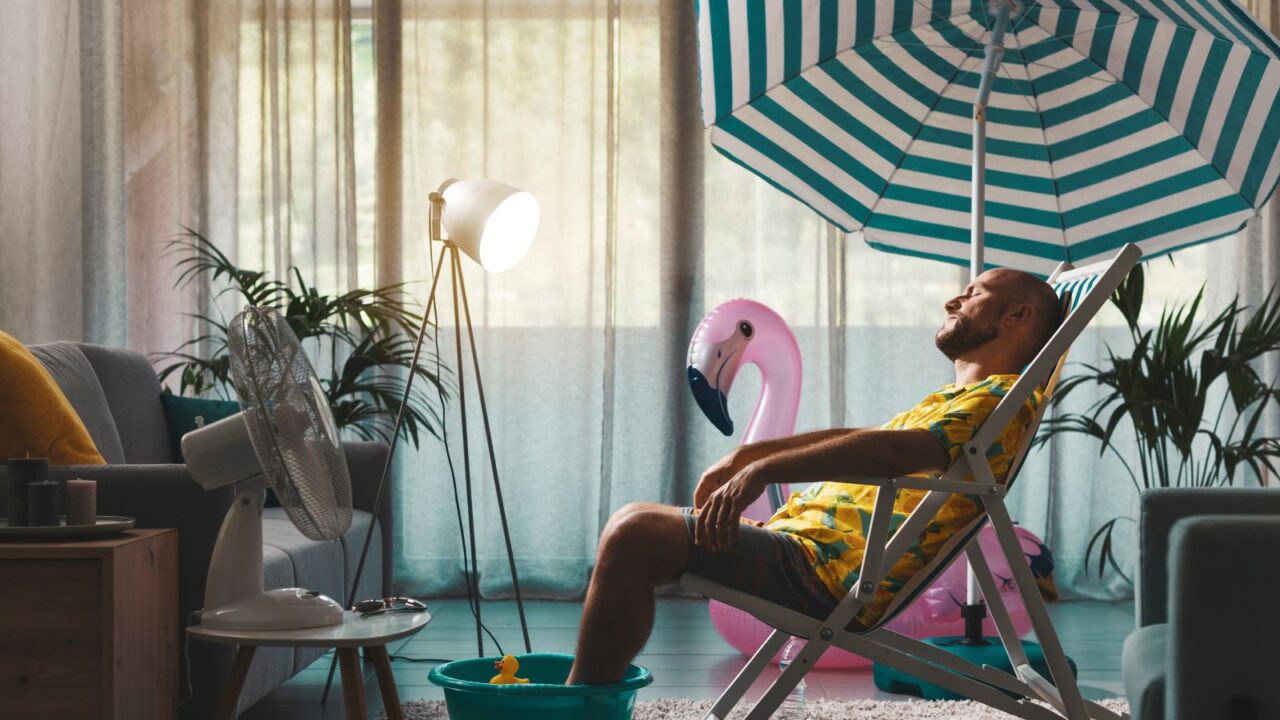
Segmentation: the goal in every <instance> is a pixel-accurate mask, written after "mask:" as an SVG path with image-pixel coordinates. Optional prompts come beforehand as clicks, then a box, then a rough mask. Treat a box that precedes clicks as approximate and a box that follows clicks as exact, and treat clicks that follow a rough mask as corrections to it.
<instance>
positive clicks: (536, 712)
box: [427, 653, 653, 720]
mask: <svg viewBox="0 0 1280 720" xmlns="http://www.w3.org/2000/svg"><path fill="white" fill-rule="evenodd" d="M500 659H501V658H499V657H490V658H476V659H474V660H455V661H453V662H450V663H445V664H444V665H440V666H437V667H436V668H435V669H434V670H432V671H431V674H430V675H428V676H427V678H428V679H429V680H431V682H432V683H433V684H436V685H439V686H441V687H443V688H444V701H445V705H446V706H447V707H448V708H449V718H450V720H497V719H498V718H511V719H512V720H630V718H631V712H632V711H633V710H635V707H636V690H639V689H640V688H642V687H644V686H645V685H648V684H649V683H651V682H653V674H652V673H650V672H649V670H648V669H647V668H643V667H640V666H639V665H631V666H629V667H628V668H627V671H626V672H625V673H623V675H622V681H621V682H617V683H612V684H610V685H565V684H564V681H565V679H567V678H568V677H569V670H570V668H572V667H573V656H572V655H565V654H563V653H532V654H529V655H517V656H516V660H519V661H520V670H519V671H518V672H516V675H517V676H518V677H522V678H528V679H529V682H528V683H525V684H521V685H490V684H489V678H491V677H493V676H494V675H495V674H496V673H497V671H496V670H494V668H493V663H494V662H495V661H497V660H500Z"/></svg>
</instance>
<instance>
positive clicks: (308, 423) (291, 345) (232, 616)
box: [182, 306, 351, 630]
mask: <svg viewBox="0 0 1280 720" xmlns="http://www.w3.org/2000/svg"><path fill="white" fill-rule="evenodd" d="M227 345H228V348H229V354H230V356H231V381H232V384H233V385H234V386H235V389H236V395H237V397H238V398H239V400H240V408H241V410H240V412H239V413H236V414H235V415H232V416H231V417H228V418H225V419H222V420H219V421H218V422H215V423H212V424H210V425H206V426H204V427H201V428H198V429H196V430H193V431H191V432H189V433H187V434H186V435H184V436H183V437H182V453H183V456H184V457H185V458H186V462H187V468H188V469H189V470H190V471H191V475H192V477H194V478H195V479H196V482H198V483H200V485H201V486H203V487H204V489H206V490H213V489H215V488H220V487H224V486H226V485H229V484H232V483H235V484H236V486H237V489H238V492H237V494H236V498H235V502H234V503H233V504H232V506H231V509H230V510H229V511H228V512H227V517H226V519H225V520H223V522H222V529H221V530H219V532H218V541H217V544H216V545H215V546H214V549H213V559H212V560H211V561H210V563H209V576H208V581H207V583H206V587H205V594H204V610H202V611H201V613H200V624H201V625H203V626H205V627H208V628H212V629H215V630H291V629H298V628H308V627H320V626H323V625H332V624H336V623H340V622H342V606H341V605H339V604H338V603H337V602H334V601H333V600H332V599H330V598H328V597H326V596H324V595H321V594H320V593H319V592H316V591H311V590H304V589H302V588H283V589H278V590H272V591H270V592H263V587H262V584H263V580H262V500H263V490H264V488H266V487H268V486H269V487H270V488H271V489H272V490H273V491H275V495H276V497H277V498H279V500H280V505H281V506H282V507H283V508H284V510H285V512H286V513H287V514H288V516H289V519H290V520H292V521H293V524H294V525H296V526H297V527H298V529H299V530H300V531H302V534H303V535H306V536H307V537H308V538H310V539H312V540H333V539H335V538H338V537H340V536H341V535H342V533H344V532H346V531H347V529H348V528H349V527H351V480H350V478H349V477H348V476H347V463H346V457H345V456H344V455H343V452H342V446H341V445H340V444H339V442H338V430H337V427H336V426H335V425H334V422H333V414H332V413H331V412H330V410H329V405H328V403H327V402H326V400H325V395H324V392H323V391H322V390H321V389H320V382H319V380H318V379H317V378H316V374H315V371H314V370H313V369H312V368H311V363H310V362H309V361H308V360H307V356H306V354H305V353H304V352H303V350H302V346H301V344H299V342H298V338H297V336H296V335H294V334H293V331H292V330H291V329H290V328H289V325H288V324H287V323H286V322H285V320H284V318H283V317H281V316H280V314H279V313H277V312H276V311H275V310H272V309H270V308H260V307H252V306H250V307H246V308H245V309H244V310H243V311H242V312H241V313H240V314H238V315H236V316H235V318H233V319H232V321H231V324H230V325H229V326H228V327H227Z"/></svg>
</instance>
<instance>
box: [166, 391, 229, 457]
mask: <svg viewBox="0 0 1280 720" xmlns="http://www.w3.org/2000/svg"><path fill="white" fill-rule="evenodd" d="M160 404H161V405H162V406H163V407H164V417H165V421H166V422H167V423H168V425H169V450H170V456H171V457H172V458H173V459H174V460H175V461H177V462H186V459H185V458H183V457H182V436H183V435H186V434H187V433H189V432H191V431H192V430H195V429H196V428H197V427H199V426H200V425H201V424H203V425H212V424H213V423H216V422H218V421H219V420H221V419H223V418H228V417H231V416H232V415H235V414H236V413H238V412H240V403H238V402H235V401H234V400H206V399H203V398H189V397H180V396H178V395H171V394H169V393H161V394H160ZM196 418H203V420H201V422H199V423H197V422H196Z"/></svg>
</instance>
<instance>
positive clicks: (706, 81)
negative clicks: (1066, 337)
mask: <svg viewBox="0 0 1280 720" xmlns="http://www.w3.org/2000/svg"><path fill="white" fill-rule="evenodd" d="M695 8H696V12H697V28H698V39H699V53H700V61H699V64H700V71H701V77H702V112H703V118H704V121H705V122H706V124H707V125H708V126H710V127H711V128H712V131H711V141H712V143H713V145H714V146H715V147H716V149H717V150H718V151H719V152H721V153H723V154H724V155H726V156H728V157H729V158H731V159H732V160H733V161H735V162H737V163H739V164H741V165H743V166H744V167H746V168H748V169H750V170H751V171H752V172H754V173H756V174H757V175H759V176H761V177H762V178H764V179H765V180H767V181H768V182H769V183H771V184H773V185H774V186H776V187H777V188H779V189H781V190H782V191H784V192H786V193H788V194H790V195H792V196H794V197H795V198H797V199H799V200H800V201H802V202H804V203H806V204H807V205H809V206H810V207H811V208H813V209H814V210H815V211H816V212H818V213H819V214H820V215H822V216H823V217H824V218H826V219H827V220H829V221H831V222H832V223H834V224H835V225H837V226H839V227H840V228H841V229H842V230H844V231H846V232H854V231H861V232H862V233H863V235H864V237H865V238H866V240H867V242H869V243H870V244H871V245H873V246H874V247H877V248H880V249H883V250H888V251H891V252H899V253H906V254H912V255H920V256H925V257H931V258H935V259H940V260H945V261H949V262H956V263H961V264H970V265H971V267H973V268H974V269H975V270H980V269H982V268H983V267H994V266H1002V267H1015V268H1020V269H1023V270H1028V271H1032V272H1038V273H1041V274H1046V273H1048V272H1049V271H1050V270H1052V268H1053V267H1054V266H1055V265H1056V264H1057V263H1058V262H1059V261H1061V260H1070V261H1071V262H1073V263H1076V264H1080V263H1082V262H1088V261H1090V260H1091V259H1094V258H1099V257H1101V256H1104V255H1108V254H1110V253H1112V252H1114V251H1115V249H1117V248H1119V247H1120V246H1122V245H1124V244H1125V243H1127V242H1133V243H1136V244H1138V245H1139V246H1141V247H1142V249H1143V251H1144V253H1145V254H1146V256H1147V257H1151V256H1155V255H1159V254H1162V253H1166V252H1170V251H1172V250H1175V249H1177V248H1179V247H1184V246H1187V245H1191V244H1194V243H1198V242H1203V241H1207V240H1212V239H1214V238H1218V237H1222V236H1224V235H1229V234H1231V233H1234V232H1236V231H1238V230H1239V229H1240V228H1241V227H1242V225H1243V224H1244V223H1245V221H1246V220H1247V219H1248V218H1250V217H1251V216H1253V215H1254V214H1255V212H1256V211H1257V209H1258V208H1259V207H1261V205H1262V204H1263V203H1264V202H1266V200H1267V199H1268V198H1270V196H1271V194H1272V192H1273V190H1274V189H1275V186H1276V182H1277V177H1278V176H1280V162H1278V160H1280V158H1278V157H1277V152H1276V149H1277V144H1278V143H1280V95H1278V93H1277V91H1278V90H1280V45H1278V44H1277V41H1276V39H1275V38H1274V37H1273V36H1271V35H1270V34H1269V33H1267V31H1266V30H1264V29H1263V28H1262V27H1261V26H1260V25H1259V24H1258V23H1257V22H1256V21H1255V20H1254V19H1253V18H1252V17H1251V16H1250V15H1249V14H1248V13H1247V12H1246V11H1245V10H1243V9H1242V8H1241V7H1240V6H1239V5H1237V4H1236V3H1235V2H1234V1H1233V0H1077V1H1076V2H1057V1H1054V0H1024V1H1020V2H1011V1H1010V0H996V1H995V2H991V3H987V2H946V1H941V2H939V1H930V0H881V1H880V2H876V1H874V0H695ZM984 253H985V255H984ZM975 254H976V257H974V255H975Z"/></svg>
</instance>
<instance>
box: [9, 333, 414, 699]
mask: <svg viewBox="0 0 1280 720" xmlns="http://www.w3.org/2000/svg"><path fill="white" fill-rule="evenodd" d="M30 349H31V351H32V353H33V354H35V356H36V357H37V358H38V359H39V360H40V361H41V362H42V363H43V364H44V365H45V367H46V368H47V369H48V370H49V372H50V374H51V375H53V377H54V379H55V380H56V381H57V383H58V385H59V386H60V387H61V388H62V391H63V393H64V394H66V396H67V399H68V400H70V402H71V404H72V406H74V407H75V409H76V411H77V412H78V413H79V414H80V418H81V419H82V420H83V421H84V423H85V425H86V427H87V428H88V430H89V434H90V435H91V436H92V437H93V440H94V443H95V444H96V445H97V447H98V450H99V452H101V453H102V455H103V457H104V458H105V459H106V461H107V463H108V464H107V465H106V466H64V467H54V468H50V474H51V475H52V476H53V478H54V479H64V478H71V477H82V478H88V479H91V480H97V482H98V512H99V513H100V514H103V515H127V516H130V517H133V518H136V519H137V522H138V526H139V527H144V528H145V527H168V528H177V529H178V547H179V558H178V608H179V612H180V617H176V618H173V623H174V632H177V633H182V634H183V639H182V640H181V642H184V643H185V642H186V639H185V633H183V630H182V629H183V628H184V627H185V626H186V625H187V619H188V618H190V617H191V613H192V612H194V611H196V610H199V609H200V607H201V606H202V605H203V599H204V588H205V573H206V572H207V569H208V565H209V558H210V556H211V555H212V553H213V546H214V542H215V541H216V539H217V536H218V529H219V527H220V526H221V524H222V519H223V516H224V515H225V514H226V511H227V508H228V507H229V506H230V504H231V500H232V490H231V488H230V487H228V488H221V489H219V490H215V491H211V492H207V491H205V490H203V489H202V488H201V487H200V486H199V485H198V484H196V482H195V481H194V480H192V479H191V476H190V475H189V474H188V473H187V469H186V467H185V466H183V465H179V464H175V463H176V462H177V458H174V457H172V456H171V453H172V451H171V449H170V448H171V447H172V445H171V443H170V437H169V429H168V425H167V423H166V419H165V414H164V410H163V408H162V406H161V403H160V385H159V383H158V382H157V380H156V375H155V371H154V370H153V369H152V367H151V364H150V363H149V362H148V361H147V359H146V358H145V357H144V356H143V355H141V354H139V353H136V352H132V351H128V350H121V349H117V348H109V347H102V346H99V345H88V344H80V343H67V342H58V343H51V344H48V345H36V346H32V347H31V348H30ZM344 449H345V450H346V455H347V466H348V469H349V470H350V474H351V484H352V491H353V498H354V505H355V508H356V511H355V513H354V519H353V521H352V524H351V529H350V530H349V531H348V532H347V533H346V534H345V535H344V536H343V537H342V538H341V539H340V540H339V541H334V542H315V541H312V540H308V539H306V538H305V537H304V536H303V535H302V533H300V532H299V531H298V530H297V529H296V528H295V527H294V526H293V523H292V522H290V520H289V519H288V518H287V517H286V516H285V515H284V512H283V510H281V509H280V508H267V509H266V510H265V511H264V513H263V529H262V530H263V548H262V559H263V567H264V574H265V580H266V587H267V588H268V589H270V588H277V587H291V586H298V587H306V588H310V589H313V590H319V591H321V592H323V593H325V594H326V595H329V596H330V597H333V598H336V599H339V601H340V602H345V595H346V590H347V586H348V583H349V582H350V581H351V579H352V578H354V576H355V568H356V563H357V562H358V561H359V555H360V547H361V543H362V542H363V540H364V536H365V533H366V532H367V531H368V528H369V523H370V522H373V523H376V525H377V527H376V528H375V531H374V534H373V539H372V541H371V542H370V548H369V557H368V559H367V560H366V563H365V570H364V573H363V576H362V578H361V581H360V589H359V592H357V593H356V594H357V596H358V597H361V598H365V597H383V596H386V595H389V594H391V590H390V589H391V557H390V554H389V553H387V552H384V548H388V547H390V542H391V531H392V515H391V511H390V503H389V502H386V501H385V500H384V502H383V508H382V509H381V511H380V512H379V513H378V516H377V518H376V519H375V518H374V517H373V516H371V515H370V513H369V510H370V509H371V508H372V507H373V502H374V496H375V494H376V492H377V483H378V478H379V475H380V473H381V472H382V465H383V462H384V461H385V459H386V453H387V447H386V446H385V445H383V444H381V443H362V442H355V443H344ZM388 493H389V489H388ZM2 497H3V495H2V494H0V498H2ZM387 497H390V495H388V496H387ZM322 652H323V650H317V649H307V648H298V649H296V650H295V649H292V648H262V649H261V650H259V651H258V652H257V654H256V655H255V656H254V660H253V665H252V667H251V669H250V671H249V677H248V679H247V681H246V682H245V686H244V691H243V693H242V694H241V695H240V708H241V709H244V708H247V707H249V706H250V705H252V704H253V703H255V702H257V701H258V700H259V699H260V698H262V696H263V695H266V694H267V693H268V692H270V691H271V690H272V689H274V688H275V687H277V686H279V685H280V684H281V683H283V682H284V681H285V680H287V679H289V678H290V677H292V676H293V675H294V674H295V673H297V672H298V671H300V670H302V669H303V668H305V667H306V666H307V665H309V664H311V662H313V661H314V660H315V659H316V658H317V657H319V656H320V655H321V654H322ZM188 654H189V657H190V678H191V690H192V693H191V697H190V699H189V700H187V701H186V702H184V703H183V706H182V714H183V716H184V717H206V716H209V715H211V714H212V712H213V709H214V707H216V703H217V698H218V696H219V693H220V692H221V689H222V685H223V683H224V682H225V679H226V677H227V674H228V671H229V669H230V667H231V659H232V654H233V649H232V648H231V647H230V646H227V645H213V644H208V643H201V642H191V643H190V645H189V647H188ZM181 682H182V683H184V684H185V668H184V675H182V676H181ZM185 690H186V689H185V687H184V688H182V693H181V694H182V696H183V697H186V692H185Z"/></svg>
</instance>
